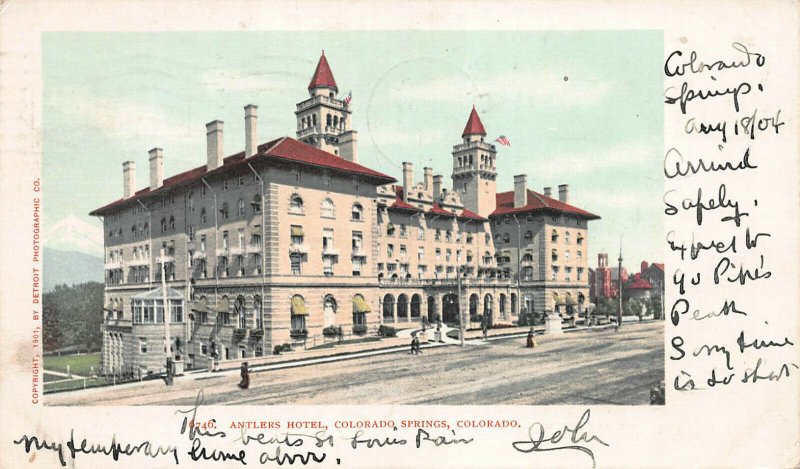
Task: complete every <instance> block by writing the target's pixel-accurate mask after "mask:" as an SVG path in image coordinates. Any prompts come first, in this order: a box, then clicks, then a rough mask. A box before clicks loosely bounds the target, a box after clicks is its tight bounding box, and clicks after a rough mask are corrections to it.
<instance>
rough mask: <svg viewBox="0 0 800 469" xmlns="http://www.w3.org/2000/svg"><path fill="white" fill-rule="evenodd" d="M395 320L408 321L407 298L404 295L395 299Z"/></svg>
mask: <svg viewBox="0 0 800 469" xmlns="http://www.w3.org/2000/svg"><path fill="white" fill-rule="evenodd" d="M397 320H398V321H408V296H406V295H405V294H401V295H400V296H398V297H397Z"/></svg>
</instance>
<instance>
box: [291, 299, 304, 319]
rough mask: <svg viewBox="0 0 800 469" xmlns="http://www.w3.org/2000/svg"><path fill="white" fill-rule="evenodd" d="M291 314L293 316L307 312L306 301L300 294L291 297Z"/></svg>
mask: <svg viewBox="0 0 800 469" xmlns="http://www.w3.org/2000/svg"><path fill="white" fill-rule="evenodd" d="M292 314H293V315H295V316H305V315H307V314H308V310H307V309H306V302H305V300H303V297H302V296H299V295H295V296H293V297H292Z"/></svg>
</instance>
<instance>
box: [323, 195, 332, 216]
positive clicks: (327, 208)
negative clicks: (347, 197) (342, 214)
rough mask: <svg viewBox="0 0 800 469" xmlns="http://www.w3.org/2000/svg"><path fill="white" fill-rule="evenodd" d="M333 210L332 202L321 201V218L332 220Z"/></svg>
mask: <svg viewBox="0 0 800 469" xmlns="http://www.w3.org/2000/svg"><path fill="white" fill-rule="evenodd" d="M333 208H334V207H333V201H332V200H331V199H325V200H323V201H322V211H321V216H322V217H323V218H333V217H334V212H333Z"/></svg>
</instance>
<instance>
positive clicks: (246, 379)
mask: <svg viewBox="0 0 800 469" xmlns="http://www.w3.org/2000/svg"><path fill="white" fill-rule="evenodd" d="M240 375H241V377H242V380H241V381H239V387H240V388H241V389H247V388H249V387H250V370H248V369H247V362H244V363H242V371H241V372H240Z"/></svg>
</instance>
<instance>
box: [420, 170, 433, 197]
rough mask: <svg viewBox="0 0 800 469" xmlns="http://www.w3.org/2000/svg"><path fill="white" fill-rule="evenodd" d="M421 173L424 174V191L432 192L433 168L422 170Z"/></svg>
mask: <svg viewBox="0 0 800 469" xmlns="http://www.w3.org/2000/svg"><path fill="white" fill-rule="evenodd" d="M422 173H423V174H424V179H423V184H424V185H425V190H426V191H429V190H433V168H428V167H425V168H422Z"/></svg>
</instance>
